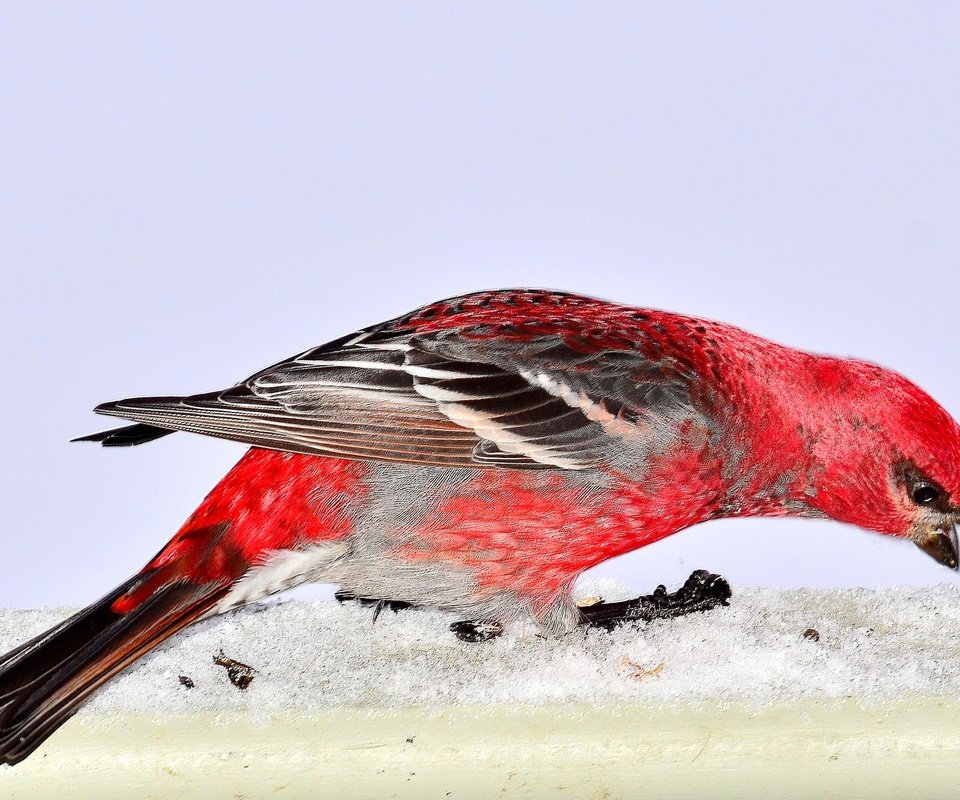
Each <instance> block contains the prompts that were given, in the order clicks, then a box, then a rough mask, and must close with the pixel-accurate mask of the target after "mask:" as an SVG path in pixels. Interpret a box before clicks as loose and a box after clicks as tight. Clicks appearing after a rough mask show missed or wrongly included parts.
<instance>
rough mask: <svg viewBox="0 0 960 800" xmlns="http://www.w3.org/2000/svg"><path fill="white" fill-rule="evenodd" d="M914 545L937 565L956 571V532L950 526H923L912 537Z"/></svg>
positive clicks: (951, 525) (959, 560)
mask: <svg viewBox="0 0 960 800" xmlns="http://www.w3.org/2000/svg"><path fill="white" fill-rule="evenodd" d="M912 538H913V542H914V544H916V546H917V547H919V548H920V549H921V550H923V552H924V553H926V554H927V555H928V556H930V558H932V559H933V560H934V561H936V562H937V563H938V564H943V565H944V566H945V567H950V569H957V564H958V563H960V559H958V548H957V530H956V528H955V527H954V526H953V524H952V523H950V524H941V525H930V526H925V527H924V528H922V529H921V530H919V531H917V532H916V534H915V535H914V536H913V537H912Z"/></svg>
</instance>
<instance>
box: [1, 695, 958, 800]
mask: <svg viewBox="0 0 960 800" xmlns="http://www.w3.org/2000/svg"><path fill="white" fill-rule="evenodd" d="M411 740H412V741H411ZM0 797H2V798H4V800H6V798H17V800H20V799H21V798H27V799H28V800H41V799H42V798H58V799H59V798H86V797H90V798H97V800H110V799H111V798H124V799H125V800H127V799H129V798H177V800H191V799H192V798H274V797H276V798H336V799H337V800H349V799H350V798H377V799H378V800H379V799H381V798H417V799H418V800H429V798H495V797H518V798H550V797H561V798H567V797H569V798H598V799H599V798H664V799H665V800H667V799H669V800H683V798H698V799H700V798H716V797H730V798H758V799H759V798H763V799H764V800H771V798H870V799H871V800H879V799H881V798H910V799H911V800H934V799H936V798H956V797H960V700H953V699H950V700H944V699H943V698H940V699H926V700H923V699H918V700H912V701H909V702H907V701H902V702H899V703H897V704H895V705H887V706H885V707H882V708H877V707H874V708H862V707H860V706H859V705H858V704H857V703H856V702H854V701H849V700H848V701H833V702H814V701H796V702H792V703H788V704H782V705H779V706H775V707H771V708H767V709H762V710H757V711H751V710H748V709H746V708H744V707H735V706H728V707H726V708H723V707H720V706H716V705H713V706H702V707H699V708H676V707H674V708H668V707H659V708H653V707H643V706H639V705H624V706H619V707H616V708H608V709H599V710H598V709H596V708H586V707H579V708H570V707H566V708H558V707H542V708H538V709H530V710H520V709H515V708H513V709H506V708H499V709H498V708H492V709H466V708H446V709H444V710H442V711H438V712H436V713H430V712H427V711H423V710H418V709H404V710H400V711H396V712H366V711H363V712H349V711H337V712H331V713H326V714H323V715H317V716H311V717H301V718H298V719H293V718H286V719H280V718H278V719H275V720H272V721H267V722H262V723H260V724H257V723H254V722H252V721H250V720H249V719H247V718H245V717H242V716H223V717H214V716H194V717H182V718H170V719H167V720H164V721H162V722H161V721H159V720H150V719H145V718H141V717H133V716H120V717H115V718H112V719H107V718H106V717H100V716H93V717H89V716H88V717H84V718H81V719H76V720H73V721H71V722H70V723H68V724H67V725H66V726H64V727H63V728H62V729H61V730H60V731H58V732H57V733H56V734H55V735H54V736H52V737H51V738H50V740H49V741H48V742H47V743H46V744H45V745H44V746H43V747H42V748H41V749H40V750H39V751H37V752H36V753H35V754H34V755H33V756H31V757H30V758H29V759H28V760H27V761H25V762H23V763H22V764H20V765H18V766H16V767H14V768H0Z"/></svg>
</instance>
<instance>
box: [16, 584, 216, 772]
mask: <svg viewBox="0 0 960 800" xmlns="http://www.w3.org/2000/svg"><path fill="white" fill-rule="evenodd" d="M144 577H146V576H144V575H143V574H141V575H138V576H135V577H134V578H131V579H130V580H129V581H127V582H126V583H124V584H122V585H121V586H119V587H117V588H116V589H115V590H114V591H112V592H111V593H110V594H108V595H107V596H106V597H103V598H102V599H100V600H98V601H97V602H96V603H93V604H92V605H90V606H88V607H87V608H85V609H83V610H82V611H79V612H77V613H76V614H74V615H73V616H72V617H70V618H69V619H67V620H65V621H64V622H61V623H60V624H59V625H56V626H54V627H53V628H51V629H50V630H48V631H46V632H45V633H42V634H40V635H39V636H38V637H36V638H35V639H32V640H31V641H29V642H27V643H26V644H23V645H21V646H20V647H18V648H17V649H16V650H13V651H11V652H10V653H7V654H6V655H5V656H2V657H0V764H16V763H18V762H20V761H22V760H23V759H24V758H26V757H27V756H28V755H30V753H32V752H33V751H34V750H35V749H36V748H37V747H38V746H39V745H40V744H41V743H42V742H43V741H44V739H46V738H47V737H48V736H49V735H50V734H52V733H53V732H54V731H55V730H56V729H57V728H58V727H59V726H60V725H62V724H63V723H64V722H65V721H66V720H68V719H69V718H70V717H71V716H73V714H74V713H75V712H76V710H77V708H79V706H80V704H81V703H82V702H83V701H84V700H85V699H86V698H87V697H88V696H89V695H90V694H91V693H92V692H93V691H94V690H96V689H97V688H98V687H99V686H101V685H102V684H103V683H104V682H106V681H107V680H109V679H110V678H112V677H113V676H114V675H116V674H117V673H118V672H120V671H121V670H123V669H124V668H126V667H128V666H129V665H130V664H132V663H133V662H134V661H136V660H137V659H138V658H140V656H142V655H144V654H145V653H146V652H147V651H148V650H151V649H152V648H154V647H156V646H157V645H158V644H160V642H162V641H163V640H164V639H167V638H168V637H170V636H172V635H173V634H175V633H176V632H177V631H179V630H180V629H181V628H183V627H184V626H186V625H188V624H189V623H191V622H193V621H194V620H196V619H197V618H198V617H200V616H202V615H203V614H204V613H205V612H206V611H208V610H209V609H210V608H211V607H212V606H213V605H214V603H216V602H217V600H218V599H220V597H222V596H223V594H224V593H225V592H226V591H227V590H228V587H226V586H223V585H211V584H207V585H197V584H193V583H185V582H180V583H171V584H168V585H166V586H163V587H162V588H160V589H158V590H157V591H156V592H154V593H153V594H152V595H151V596H150V597H149V598H148V599H146V600H145V601H144V602H142V603H141V604H140V605H138V606H137V607H136V608H134V609H133V610H132V611H129V612H127V613H119V612H116V611H114V610H113V609H112V606H113V604H114V602H115V601H116V600H117V599H118V598H120V597H122V596H123V595H125V594H127V593H128V592H130V591H131V590H132V589H135V588H136V587H137V586H138V584H140V583H141V582H142V581H143V580H144Z"/></svg>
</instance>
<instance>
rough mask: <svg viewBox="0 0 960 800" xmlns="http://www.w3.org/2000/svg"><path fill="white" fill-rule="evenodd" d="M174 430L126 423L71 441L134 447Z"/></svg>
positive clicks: (105, 445)
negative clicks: (119, 426)
mask: <svg viewBox="0 0 960 800" xmlns="http://www.w3.org/2000/svg"><path fill="white" fill-rule="evenodd" d="M171 433H174V431H171V430H168V429H166V428H158V427H156V426H155V425H144V424H142V423H137V424H136V425H124V426H123V427H122V428H111V429H110V430H108V431H100V432H99V433H90V434H88V435H86V436H78V437H77V438H76V439H71V440H70V441H71V442H100V444H102V445H103V446H104V447H132V446H133V445H136V444H146V443H147V442H152V441H153V440H154V439H159V438H160V437H162V436H169V435H170V434H171Z"/></svg>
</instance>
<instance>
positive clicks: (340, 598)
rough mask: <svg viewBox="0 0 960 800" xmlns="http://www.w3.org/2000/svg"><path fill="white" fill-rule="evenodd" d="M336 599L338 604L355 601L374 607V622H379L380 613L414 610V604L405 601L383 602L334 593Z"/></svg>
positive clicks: (376, 599)
mask: <svg viewBox="0 0 960 800" xmlns="http://www.w3.org/2000/svg"><path fill="white" fill-rule="evenodd" d="M333 596H334V598H335V599H336V601H337V602H338V603H348V602H350V601H353V600H355V601H356V602H358V603H359V604H360V605H362V606H374V609H373V621H374V622H376V621H377V617H379V616H380V612H381V611H383V609H385V608H389V609H390V610H391V611H393V612H397V611H401V610H403V609H404V608H412V607H413V603H405V602H404V601H403V600H382V599H380V598H376V597H358V596H357V595H355V594H353V592H334V593H333Z"/></svg>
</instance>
